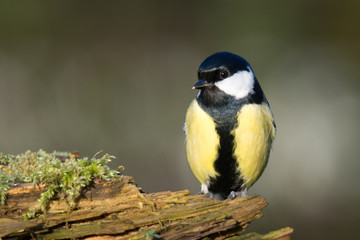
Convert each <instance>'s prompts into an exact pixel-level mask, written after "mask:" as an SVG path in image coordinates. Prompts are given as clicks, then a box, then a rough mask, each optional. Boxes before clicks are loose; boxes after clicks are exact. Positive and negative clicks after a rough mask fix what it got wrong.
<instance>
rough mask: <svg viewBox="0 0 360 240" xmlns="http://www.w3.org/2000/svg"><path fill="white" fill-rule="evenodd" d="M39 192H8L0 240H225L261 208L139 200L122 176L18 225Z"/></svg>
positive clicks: (172, 197) (176, 195) (0, 215)
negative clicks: (70, 203)
mask: <svg viewBox="0 0 360 240" xmlns="http://www.w3.org/2000/svg"><path fill="white" fill-rule="evenodd" d="M43 191H44V186H41V187H40V188H36V189H34V188H33V187H32V186H30V185H23V186H19V187H16V188H13V189H11V190H10V191H9V196H8V199H7V202H6V203H7V204H6V205H5V206H0V237H1V238H2V239H11V238H38V239H68V238H71V239H75V238H89V239H141V238H142V239H144V238H146V237H149V238H151V237H157V235H155V234H158V235H160V236H161V238H163V239H201V238H205V237H209V238H211V239H225V238H227V237H230V236H234V235H235V234H238V233H240V232H242V231H243V230H244V229H245V228H246V227H247V226H248V225H249V223H250V222H251V221H252V220H254V219H257V218H259V217H261V216H262V214H261V209H263V208H264V207H266V205H267V203H266V201H265V199H264V198H262V197H260V196H249V197H237V198H235V199H234V200H226V201H217V200H214V199H211V198H206V197H204V196H203V195H190V193H189V191H187V190H184V191H178V192H159V193H150V194H142V193H140V191H139V189H138V188H137V187H136V186H135V185H134V181H133V179H132V178H131V177H127V176H124V177H122V180H121V181H112V182H104V181H98V182H95V184H94V185H93V186H92V187H90V188H88V189H87V190H86V191H84V193H83V194H82V196H81V198H79V201H77V203H76V206H75V209H74V210H72V211H70V208H69V206H68V205H67V204H66V202H64V201H58V200H54V201H53V202H52V203H51V205H50V207H49V210H48V212H47V214H46V216H40V217H38V218H36V219H32V220H29V221H24V220H22V214H24V213H25V212H26V211H27V210H28V208H30V207H35V206H37V204H39V203H38V200H37V199H38V198H39V197H40V194H41V193H42V192H43ZM289 234H290V233H288V234H287V235H289ZM266 239H281V238H266ZM284 239H285V238H284Z"/></svg>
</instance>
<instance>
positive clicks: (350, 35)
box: [0, 0, 360, 239]
mask: <svg viewBox="0 0 360 240" xmlns="http://www.w3.org/2000/svg"><path fill="white" fill-rule="evenodd" d="M359 12H360V2H359V1H341V2H339V1H334V0H331V1H310V0H306V1H271V2H270V1H264V2H261V3H260V2H259V1H181V2H180V1H178V2H175V1H106V2H92V1H86V2H84V1H32V2H29V1H26V2H25V1H24V2H20V1H2V2H1V3H0V152H4V153H13V154H15V153H21V152H24V151H26V150H28V149H31V150H33V151H36V150H38V149H40V148H42V149H44V150H46V151H49V152H52V151H53V150H58V151H74V150H75V151H79V152H80V153H81V155H82V156H93V155H94V154H95V153H96V152H98V151H99V150H103V151H104V152H107V153H110V154H112V155H114V156H116V157H117V158H116V160H114V161H113V162H112V163H111V166H112V167H113V168H116V167H117V166H118V165H124V166H125V168H126V171H125V174H127V175H131V176H134V178H135V180H136V182H137V183H138V184H139V185H140V186H141V187H142V188H143V189H144V190H145V191H147V192H153V191H165V190H171V191H176V190H182V189H190V190H191V192H192V193H194V194H195V193H197V192H199V190H200V184H199V183H198V182H197V180H196V179H195V177H194V176H193V175H192V173H191V171H190V169H189V167H188V165H187V160H186V156H185V146H184V133H183V130H182V127H183V123H184V118H185V112H186V109H187V107H188V105H189V103H190V102H191V100H192V99H193V98H194V97H195V95H196V91H194V90H192V89H191V87H192V85H193V84H194V83H195V82H196V81H197V74H196V70H197V67H198V66H199V65H200V63H201V62H202V61H203V60H204V59H205V58H206V57H207V56H209V55H211V54H212V53H214V52H217V51H224V50H225V51H230V52H234V53H236V54H239V55H241V56H243V57H245V58H246V59H247V60H248V61H249V62H250V63H251V65H252V67H253V69H254V71H255V74H256V76H257V78H258V79H259V81H260V83H261V85H262V87H263V89H264V91H265V94H266V96H267V98H268V100H269V102H270V104H271V107H272V110H273V113H274V115H275V119H276V123H277V126H278V134H277V138H276V141H275V143H274V145H273V151H272V153H271V157H270V162H269V164H268V167H267V169H266V170H265V172H264V174H263V176H262V178H260V180H259V181H258V182H257V183H256V184H255V185H254V187H253V188H252V189H250V192H249V194H261V195H262V196H264V197H265V198H266V199H267V200H268V202H269V206H268V207H267V208H266V209H265V210H264V215H265V216H264V217H263V218H261V219H259V220H257V221H255V222H253V224H252V226H251V229H250V231H258V232H260V233H265V232H268V231H271V230H275V229H278V228H281V227H285V226H290V227H293V228H294V229H295V232H294V234H293V237H294V239H345V238H352V237H353V238H355V236H358V232H357V231H358V227H359V226H360V217H359V216H360V205H359V202H360V188H359V186H358V184H359V181H360V174H359V170H360V161H359V160H360V159H359V156H360V148H359V142H360V139H359V137H360V130H359V129H360V128H359V122H360V120H359V117H360V107H359V104H360V95H359V90H360V79H359V77H360V65H359V63H360V44H359V43H360V31H359V24H360V14H359Z"/></svg>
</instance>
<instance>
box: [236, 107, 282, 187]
mask: <svg viewBox="0 0 360 240" xmlns="http://www.w3.org/2000/svg"><path fill="white" fill-rule="evenodd" d="M237 123H238V125H237V127H236V128H235V129H234V130H233V132H232V134H233V135H234V141H235V143H234V155H235V157H236V160H237V161H238V164H239V170H240V173H241V177H242V178H243V180H244V182H245V184H246V186H247V188H249V187H251V185H253V184H254V183H255V182H256V180H257V179H258V178H259V177H260V175H261V174H262V172H263V170H264V168H265V167H266V164H267V161H268V158H269V153H270V148H271V143H272V141H273V139H274V137H275V132H276V130H275V127H274V125H273V116H272V113H271V110H270V108H269V106H268V105H267V104H265V103H263V104H261V105H259V104H247V105H245V106H243V107H242V108H241V110H240V113H239V114H238V122H237Z"/></svg>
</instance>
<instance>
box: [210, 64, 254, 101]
mask: <svg viewBox="0 0 360 240" xmlns="http://www.w3.org/2000/svg"><path fill="white" fill-rule="evenodd" d="M254 83H255V79H254V73H253V72H252V71H251V69H249V71H246V70H243V71H239V72H237V73H235V74H233V75H232V76H230V77H228V78H225V79H224V80H221V81H218V82H216V83H215V86H217V87H218V88H219V89H220V90H222V91H223V92H225V93H227V94H229V95H231V96H233V97H235V98H236V99H240V98H244V97H246V96H247V95H248V94H250V93H254Z"/></svg>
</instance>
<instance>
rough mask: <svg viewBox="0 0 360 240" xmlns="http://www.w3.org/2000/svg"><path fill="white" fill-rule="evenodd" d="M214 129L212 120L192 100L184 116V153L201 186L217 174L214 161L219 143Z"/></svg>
mask: <svg viewBox="0 0 360 240" xmlns="http://www.w3.org/2000/svg"><path fill="white" fill-rule="evenodd" d="M215 127H216V125H215V123H214V121H213V119H212V118H211V117H210V116H209V114H207V113H206V112H205V111H204V110H203V109H202V108H201V107H200V106H199V104H198V103H197V101H196V100H194V101H193V102H192V103H191V104H190V107H189V109H188V111H187V114H186V122H185V131H186V153H187V159H188V162H189V165H190V168H191V170H192V172H193V173H194V175H195V177H196V178H197V179H198V180H199V182H200V183H201V184H206V182H207V181H208V180H209V179H210V177H215V176H216V174H217V173H216V171H215V169H214V161H215V160H216V159H217V157H218V148H219V144H220V141H219V136H218V134H217V133H216V129H215Z"/></svg>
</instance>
